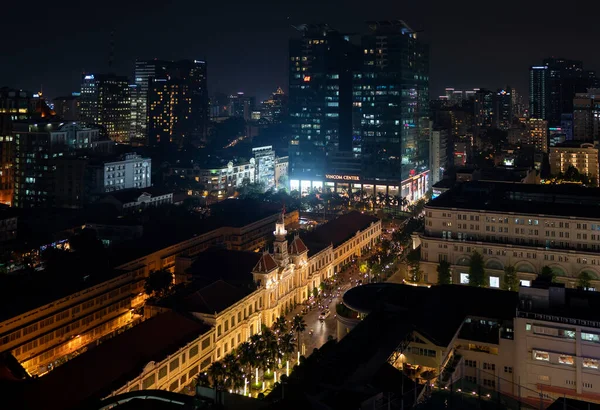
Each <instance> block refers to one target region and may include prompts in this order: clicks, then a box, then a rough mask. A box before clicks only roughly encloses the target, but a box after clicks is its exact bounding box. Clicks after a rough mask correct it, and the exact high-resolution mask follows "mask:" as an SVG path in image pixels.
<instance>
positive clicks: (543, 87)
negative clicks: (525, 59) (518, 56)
mask: <svg viewBox="0 0 600 410" xmlns="http://www.w3.org/2000/svg"><path fill="white" fill-rule="evenodd" d="M548 91H549V84H548V67H546V66H545V65H541V66H533V67H530V68H529V117H530V118H540V119H546V118H548Z"/></svg>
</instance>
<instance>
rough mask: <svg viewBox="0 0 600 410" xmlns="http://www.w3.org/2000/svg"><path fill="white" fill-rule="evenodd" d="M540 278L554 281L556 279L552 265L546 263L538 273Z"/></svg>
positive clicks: (549, 281) (545, 280)
mask: <svg viewBox="0 0 600 410" xmlns="http://www.w3.org/2000/svg"><path fill="white" fill-rule="evenodd" d="M538 279H539V280H541V281H543V282H547V283H552V282H554V281H555V280H556V273H554V271H553V270H552V268H551V267H550V266H547V265H546V266H543V267H542V270H541V272H540V274H539V275H538Z"/></svg>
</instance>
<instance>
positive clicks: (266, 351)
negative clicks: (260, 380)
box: [261, 329, 280, 368]
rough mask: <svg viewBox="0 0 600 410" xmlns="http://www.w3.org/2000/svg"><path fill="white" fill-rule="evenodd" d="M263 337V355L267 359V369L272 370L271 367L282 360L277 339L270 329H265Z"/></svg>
mask: <svg viewBox="0 0 600 410" xmlns="http://www.w3.org/2000/svg"><path fill="white" fill-rule="evenodd" d="M261 336H262V337H261V339H262V348H263V355H264V358H265V360H264V362H265V365H266V366H267V368H270V367H271V365H274V364H275V363H276V362H277V359H279V358H280V353H279V346H278V343H277V337H276V336H275V333H273V332H272V331H271V330H270V329H265V330H264V331H263V332H262V335H261Z"/></svg>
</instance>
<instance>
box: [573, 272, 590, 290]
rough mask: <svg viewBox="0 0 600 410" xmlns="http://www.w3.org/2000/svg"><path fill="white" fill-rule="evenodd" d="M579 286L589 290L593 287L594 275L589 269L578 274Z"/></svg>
mask: <svg viewBox="0 0 600 410" xmlns="http://www.w3.org/2000/svg"><path fill="white" fill-rule="evenodd" d="M577 287H578V288H582V289H584V290H587V289H589V288H591V287H592V275H590V274H589V273H588V272H587V271H585V270H584V271H583V272H581V273H580V274H579V276H577Z"/></svg>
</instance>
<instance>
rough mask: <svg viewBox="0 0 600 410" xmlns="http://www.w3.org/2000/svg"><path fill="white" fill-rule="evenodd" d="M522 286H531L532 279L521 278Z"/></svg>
mask: <svg viewBox="0 0 600 410" xmlns="http://www.w3.org/2000/svg"><path fill="white" fill-rule="evenodd" d="M521 286H526V287H530V286H531V281H530V280H521Z"/></svg>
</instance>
